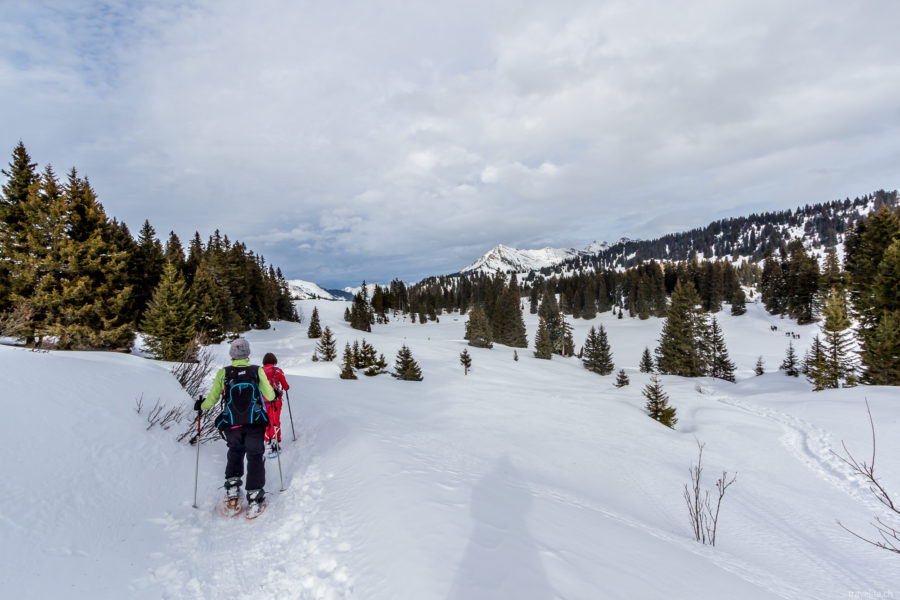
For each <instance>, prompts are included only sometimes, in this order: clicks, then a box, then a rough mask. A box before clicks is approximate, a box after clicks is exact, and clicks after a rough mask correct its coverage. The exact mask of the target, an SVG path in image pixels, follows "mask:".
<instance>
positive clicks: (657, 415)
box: [642, 373, 678, 429]
mask: <svg viewBox="0 0 900 600" xmlns="http://www.w3.org/2000/svg"><path fill="white" fill-rule="evenodd" d="M642 393H643V394H644V398H646V399H647V403H646V404H645V405H644V408H645V409H646V410H647V414H648V415H649V416H650V418H651V419H655V420H656V421H659V422H660V423H662V424H663V425H665V426H666V427H670V428H672V429H675V424H676V423H677V422H678V419H676V418H675V407H674V406H669V395H668V394H667V393H665V392H664V391H663V387H662V383H661V382H660V380H659V377H658V376H657V375H656V374H655V373H654V374H653V375H652V376H651V377H650V383H648V384H647V385H645V386H644V389H643V390H642Z"/></svg>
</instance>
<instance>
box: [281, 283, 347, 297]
mask: <svg viewBox="0 0 900 600" xmlns="http://www.w3.org/2000/svg"><path fill="white" fill-rule="evenodd" d="M287 284H288V288H289V289H290V290H291V298H293V299H294V300H315V299H317V298H318V299H322V300H337V298H335V297H334V296H333V295H332V294H330V293H328V292H327V291H325V290H324V289H322V288H321V287H319V285H318V284H316V283H313V282H311V281H304V280H302V279H289V280H288V282H287Z"/></svg>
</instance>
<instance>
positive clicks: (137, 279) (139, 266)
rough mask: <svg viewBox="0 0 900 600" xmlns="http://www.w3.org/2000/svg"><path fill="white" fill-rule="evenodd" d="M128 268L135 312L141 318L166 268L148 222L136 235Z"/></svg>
mask: <svg viewBox="0 0 900 600" xmlns="http://www.w3.org/2000/svg"><path fill="white" fill-rule="evenodd" d="M129 267H130V270H131V272H132V277H133V278H134V280H133V285H134V290H135V294H134V303H135V311H136V313H137V315H138V316H139V317H140V316H143V314H144V311H145V310H146V309H147V304H148V303H149V302H150V298H152V297H153V294H154V293H155V292H156V287H157V285H159V282H160V279H161V278H162V276H163V271H164V269H165V267H166V257H165V254H164V253H163V247H162V244H161V243H160V241H159V240H158V239H156V230H155V229H154V228H153V226H152V225H150V221H149V220H145V221H144V225H143V226H142V227H141V231H140V232H139V233H138V239H137V250H136V252H135V255H134V256H133V257H132V260H131V262H130V265H129Z"/></svg>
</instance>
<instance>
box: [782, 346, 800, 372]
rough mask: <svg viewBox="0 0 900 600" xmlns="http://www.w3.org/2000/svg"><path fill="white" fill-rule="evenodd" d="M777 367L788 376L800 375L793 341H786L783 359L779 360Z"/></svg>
mask: <svg viewBox="0 0 900 600" xmlns="http://www.w3.org/2000/svg"><path fill="white" fill-rule="evenodd" d="M779 369H781V370H782V371H784V374H785V375H789V376H790V377H799V376H800V371H799V370H798V365H797V353H796V351H795V350H794V342H792V341H791V342H788V347H787V351H785V354H784V360H783V361H781V366H780V367H779Z"/></svg>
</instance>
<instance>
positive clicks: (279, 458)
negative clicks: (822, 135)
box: [275, 448, 284, 492]
mask: <svg viewBox="0 0 900 600" xmlns="http://www.w3.org/2000/svg"><path fill="white" fill-rule="evenodd" d="M275 456H276V457H277V458H278V478H279V479H280V480H281V489H280V490H278V491H280V492H283V491H284V476H283V475H282V474H281V448H279V449H278V454H276V455H275Z"/></svg>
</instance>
